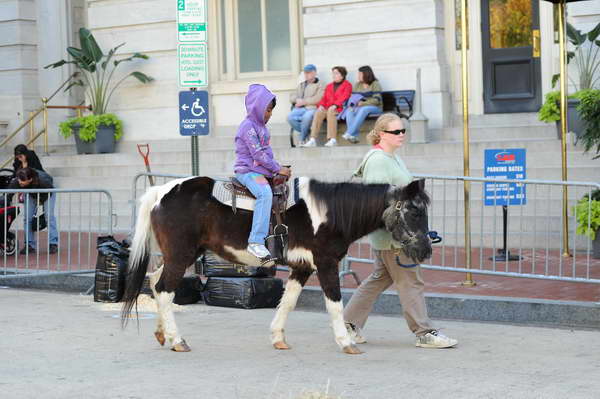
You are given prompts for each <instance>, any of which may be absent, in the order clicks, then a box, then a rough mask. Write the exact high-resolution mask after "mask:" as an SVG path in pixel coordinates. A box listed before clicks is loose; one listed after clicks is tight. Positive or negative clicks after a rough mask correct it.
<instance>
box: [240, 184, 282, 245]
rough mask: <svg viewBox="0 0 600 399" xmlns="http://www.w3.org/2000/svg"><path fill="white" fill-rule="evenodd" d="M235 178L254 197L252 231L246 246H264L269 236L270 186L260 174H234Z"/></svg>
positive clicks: (271, 200) (271, 198) (271, 193)
mask: <svg viewBox="0 0 600 399" xmlns="http://www.w3.org/2000/svg"><path fill="white" fill-rule="evenodd" d="M235 177H237V179H238V180H239V181H240V183H242V184H243V185H244V186H246V187H247V188H248V190H250V192H251V193H252V194H254V196H255V197H256V203H255V204H254V213H253V215H252V231H251V232H250V237H248V244H261V245H265V238H266V237H267V234H269V219H270V218H271V204H272V203H273V192H272V191H271V186H269V182H268V181H267V179H266V178H265V176H263V175H261V174H260V173H255V172H250V173H236V175H235Z"/></svg>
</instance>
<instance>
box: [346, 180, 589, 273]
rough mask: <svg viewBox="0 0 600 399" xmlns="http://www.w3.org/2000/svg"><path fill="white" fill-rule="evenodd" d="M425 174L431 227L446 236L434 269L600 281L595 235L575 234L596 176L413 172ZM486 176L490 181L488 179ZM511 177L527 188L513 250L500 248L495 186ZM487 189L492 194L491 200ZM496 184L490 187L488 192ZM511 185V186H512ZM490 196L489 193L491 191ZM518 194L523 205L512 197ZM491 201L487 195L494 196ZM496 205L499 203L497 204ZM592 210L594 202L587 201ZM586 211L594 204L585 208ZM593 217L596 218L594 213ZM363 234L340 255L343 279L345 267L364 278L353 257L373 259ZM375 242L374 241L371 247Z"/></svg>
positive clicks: (514, 222)
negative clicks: (564, 205) (564, 225)
mask: <svg viewBox="0 0 600 399" xmlns="http://www.w3.org/2000/svg"><path fill="white" fill-rule="evenodd" d="M415 177H418V178H424V179H426V186H425V187H426V190H427V192H428V193H429V195H430V198H431V205H430V209H429V227H430V230H434V231H437V232H438V233H439V235H441V236H442V237H443V241H442V242H441V243H440V244H435V245H434V246H433V248H434V251H433V256H432V258H431V259H430V261H429V262H428V263H427V264H423V265H422V267H423V268H425V269H431V270H444V271H453V272H471V273H477V274H489V275H500V276H510V277H526V278H536V279H546V280H560V281H573V282H587V283H600V260H595V259H593V258H592V256H591V254H592V241H591V239H590V238H589V237H586V236H583V235H578V234H577V209H576V208H575V207H574V205H575V204H576V203H577V201H579V200H580V199H581V198H582V197H583V196H584V195H588V200H587V201H586V203H587V204H588V207H591V199H590V195H591V192H592V191H593V190H595V189H598V188H600V184H598V183H592V182H575V181H572V182H563V181H545V180H507V179H502V180H500V179H486V178H476V177H464V176H434V175H415ZM465 183H467V184H469V185H470V192H471V197H470V198H471V200H470V205H471V207H470V208H471V212H470V213H471V215H470V220H469V223H470V231H471V234H470V237H471V242H472V246H471V260H472V264H471V267H470V268H467V265H466V264H465V258H466V257H465V249H464V248H465V245H464V244H465V241H464V240H465V238H464V231H465V230H464V229H465V220H464V197H463V190H464V184H465ZM486 184H487V186H486ZM509 184H514V185H517V186H518V187H523V193H526V198H525V196H523V197H521V199H520V200H519V199H518V198H519V197H518V195H517V196H514V193H513V194H507V195H513V204H512V205H511V204H510V203H509V204H507V205H506V212H507V215H508V216H507V218H506V220H507V224H506V237H507V249H508V251H509V252H510V256H511V257H512V258H511V259H513V260H509V258H507V256H506V255H507V254H504V255H502V254H501V253H499V252H498V250H499V249H502V247H503V244H502V241H503V240H502V238H503V230H504V224H503V211H502V209H501V207H500V206H499V205H497V201H498V200H497V198H498V196H497V195H495V194H496V193H497V192H504V190H505V189H506V188H507V187H508V185H509ZM563 188H566V189H567V190H568V209H569V217H568V221H567V222H568V242H569V248H568V253H569V254H570V256H564V255H566V253H565V252H567V248H564V247H563V244H562V243H563V231H562V228H561V227H562V223H563V219H562V192H563V191H562V190H563ZM484 189H485V190H487V192H488V195H489V196H490V197H492V198H493V199H494V200H493V202H492V204H491V206H486V205H485V197H484V196H485V194H484ZM490 191H491V195H490ZM507 193H510V191H507ZM488 198H489V197H488ZM515 198H517V200H516V202H517V205H515V204H514V202H515V201H514V199H515ZM488 202H489V200H488ZM494 205H496V206H494ZM588 210H589V208H588ZM587 213H588V215H589V214H590V212H587ZM588 219H589V220H587V222H584V224H587V226H588V227H589V226H590V225H591V219H590V218H589V216H588ZM367 242H368V241H366V240H365V239H364V238H363V239H361V240H359V241H357V242H356V243H355V244H354V245H353V246H352V248H351V251H350V254H349V255H348V256H347V257H346V258H345V259H344V260H343V262H342V270H341V272H340V279H343V277H344V276H346V275H353V276H354V277H355V279H357V282H358V278H357V276H356V273H355V272H354V270H352V267H351V265H352V264H353V263H373V262H374V260H373V257H372V255H371V251H370V248H369V247H368V244H367ZM367 248H369V249H367Z"/></svg>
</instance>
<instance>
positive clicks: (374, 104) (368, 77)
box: [342, 65, 383, 144]
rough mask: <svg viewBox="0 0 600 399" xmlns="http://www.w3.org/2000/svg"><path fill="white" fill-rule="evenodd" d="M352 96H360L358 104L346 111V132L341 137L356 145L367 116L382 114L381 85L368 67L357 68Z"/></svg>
mask: <svg viewBox="0 0 600 399" xmlns="http://www.w3.org/2000/svg"><path fill="white" fill-rule="evenodd" d="M352 93H353V94H361V95H362V98H360V100H359V101H358V103H357V104H356V105H355V106H353V107H350V108H348V109H347V110H346V113H345V115H346V132H345V133H344V134H343V135H342V137H343V138H344V139H346V140H348V141H349V142H351V143H354V144H356V143H358V142H359V138H358V134H359V130H360V127H361V125H362V124H363V122H364V121H365V119H367V116H369V115H372V114H375V115H379V114H381V113H382V112H383V101H382V99H381V85H380V84H379V81H378V80H377V78H376V77H375V74H374V73H373V70H372V69H371V67H370V66H368V65H365V66H361V67H360V68H358V82H356V84H355V85H354V88H353V89H352Z"/></svg>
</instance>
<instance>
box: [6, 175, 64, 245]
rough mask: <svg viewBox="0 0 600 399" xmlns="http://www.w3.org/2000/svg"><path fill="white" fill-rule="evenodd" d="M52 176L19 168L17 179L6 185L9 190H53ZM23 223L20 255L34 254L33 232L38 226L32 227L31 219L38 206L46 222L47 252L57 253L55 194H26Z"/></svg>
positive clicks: (34, 241) (24, 197)
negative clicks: (22, 245) (22, 240)
mask: <svg viewBox="0 0 600 399" xmlns="http://www.w3.org/2000/svg"><path fill="white" fill-rule="evenodd" d="M53 183H54V181H53V179H52V176H50V175H49V174H48V173H46V172H44V171H42V170H36V169H33V168H30V167H27V168H21V169H19V170H18V171H17V177H16V178H15V179H13V180H12V181H11V182H10V184H9V185H8V188H9V189H18V188H25V189H46V188H54V184H53ZM23 201H24V203H23V209H24V212H23V222H24V226H25V246H24V247H23V249H21V251H20V254H21V255H25V254H28V253H35V251H36V240H35V236H34V235H33V230H34V229H37V227H38V226H36V225H35V224H34V225H33V226H32V221H33V217H34V216H35V214H36V211H37V208H38V206H39V205H42V206H43V207H44V215H45V217H46V220H47V221H48V234H49V237H48V242H49V247H48V252H49V253H51V254H54V253H56V252H57V251H58V230H57V228H56V218H55V217H54V204H55V201H56V195H55V194H48V193H28V195H24V196H23Z"/></svg>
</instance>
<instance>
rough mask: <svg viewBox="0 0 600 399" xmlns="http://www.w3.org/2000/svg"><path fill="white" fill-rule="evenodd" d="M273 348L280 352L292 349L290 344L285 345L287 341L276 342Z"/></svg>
mask: <svg viewBox="0 0 600 399" xmlns="http://www.w3.org/2000/svg"><path fill="white" fill-rule="evenodd" d="M273 348H275V349H280V350H286V349H292V348H291V347H290V346H289V345H288V344H286V343H285V341H278V342H275V343H274V344H273Z"/></svg>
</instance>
